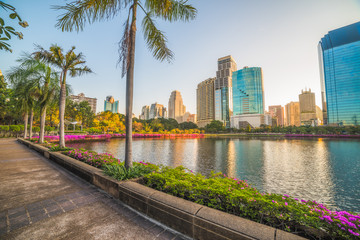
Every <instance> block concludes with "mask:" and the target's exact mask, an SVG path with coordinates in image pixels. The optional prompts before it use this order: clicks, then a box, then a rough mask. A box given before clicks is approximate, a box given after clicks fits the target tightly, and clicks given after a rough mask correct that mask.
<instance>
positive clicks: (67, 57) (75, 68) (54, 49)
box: [33, 45, 92, 148]
mask: <svg viewBox="0 0 360 240" xmlns="http://www.w3.org/2000/svg"><path fill="white" fill-rule="evenodd" d="M37 48H38V51H36V52H34V53H33V54H34V56H35V58H37V59H40V60H43V61H45V62H46V63H49V64H51V65H53V66H55V67H57V68H58V69H59V70H60V71H61V74H60V96H59V122H60V129H59V132H60V139H59V145H60V147H61V148H65V119H64V117H65V105H66V90H67V85H66V78H67V75H68V74H70V76H71V77H76V76H80V75H82V74H86V73H91V72H92V71H91V69H90V68H89V67H87V66H84V64H85V62H86V61H85V60H84V58H85V57H84V55H83V54H82V53H79V54H76V53H75V52H74V50H75V47H72V48H71V49H70V50H69V51H67V52H66V53H65V54H64V51H63V49H62V48H61V47H59V46H57V45H52V46H51V47H50V50H49V51H47V50H45V49H44V48H42V47H41V46H38V47H37Z"/></svg>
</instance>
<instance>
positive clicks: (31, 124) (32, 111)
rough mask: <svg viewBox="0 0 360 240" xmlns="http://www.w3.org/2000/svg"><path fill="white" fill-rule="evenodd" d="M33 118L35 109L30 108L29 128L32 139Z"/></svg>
mask: <svg viewBox="0 0 360 240" xmlns="http://www.w3.org/2000/svg"><path fill="white" fill-rule="evenodd" d="M33 120H34V109H31V110H30V130H29V139H30V140H31V138H32V134H33V132H32V127H33Z"/></svg>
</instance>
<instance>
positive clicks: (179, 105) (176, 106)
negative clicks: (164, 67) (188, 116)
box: [168, 90, 186, 119]
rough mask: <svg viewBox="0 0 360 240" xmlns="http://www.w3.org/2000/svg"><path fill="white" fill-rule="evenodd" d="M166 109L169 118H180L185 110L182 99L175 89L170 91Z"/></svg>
mask: <svg viewBox="0 0 360 240" xmlns="http://www.w3.org/2000/svg"><path fill="white" fill-rule="evenodd" d="M168 109H169V118H173V119H177V118H181V117H182V116H183V115H184V113H185V112H186V107H185V106H184V104H183V100H182V97H181V94H180V92H179V91H177V90H175V91H173V92H172V93H171V95H170V98H169V105H168Z"/></svg>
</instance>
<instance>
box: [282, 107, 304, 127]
mask: <svg viewBox="0 0 360 240" xmlns="http://www.w3.org/2000/svg"><path fill="white" fill-rule="evenodd" d="M285 112H286V126H297V127H298V126H300V104H299V102H290V103H288V104H286V105H285Z"/></svg>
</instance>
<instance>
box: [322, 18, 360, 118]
mask: <svg viewBox="0 0 360 240" xmlns="http://www.w3.org/2000/svg"><path fill="white" fill-rule="evenodd" d="M318 53H319V63H320V80H321V97H322V107H323V115H324V118H325V120H324V122H325V123H326V124H329V125H358V124H359V120H360V107H359V106H360V22H357V23H354V24H351V25H348V26H345V27H342V28H338V29H335V30H333V31H330V32H329V33H328V34H326V35H325V36H324V37H323V38H322V39H321V41H320V42H319V45H318Z"/></svg>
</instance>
